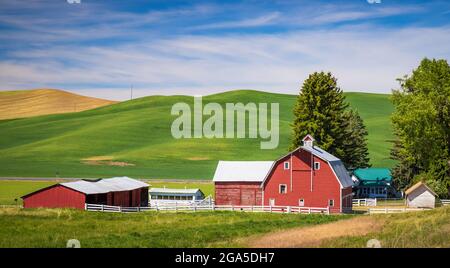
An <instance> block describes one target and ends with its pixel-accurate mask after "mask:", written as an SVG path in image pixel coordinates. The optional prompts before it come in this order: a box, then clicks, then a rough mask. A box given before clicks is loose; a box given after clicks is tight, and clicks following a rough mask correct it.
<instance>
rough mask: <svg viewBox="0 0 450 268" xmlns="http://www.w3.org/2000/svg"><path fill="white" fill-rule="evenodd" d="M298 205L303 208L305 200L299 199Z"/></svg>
mask: <svg viewBox="0 0 450 268" xmlns="http://www.w3.org/2000/svg"><path fill="white" fill-rule="evenodd" d="M298 205H299V206H300V207H303V206H305V199H303V198H302V199H299V200H298Z"/></svg>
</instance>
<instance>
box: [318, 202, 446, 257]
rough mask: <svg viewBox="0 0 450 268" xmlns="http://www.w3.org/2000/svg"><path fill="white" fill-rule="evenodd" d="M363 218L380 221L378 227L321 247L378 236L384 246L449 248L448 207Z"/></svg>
mask: <svg viewBox="0 0 450 268" xmlns="http://www.w3.org/2000/svg"><path fill="white" fill-rule="evenodd" d="M365 217H373V218H374V219H375V220H377V221H379V222H381V223H382V224H383V227H382V228H381V230H379V231H375V232H370V233H369V234H367V235H364V236H348V237H343V238H342V237H341V238H339V239H332V240H329V241H326V242H324V243H323V244H322V245H321V247H366V244H367V241H368V240H369V239H378V240H379V241H380V242H381V246H382V247H386V248H416V247H419V248H423V247H445V248H448V247H450V206H447V207H441V208H437V209H434V210H430V211H423V212H410V213H399V214H388V215H374V216H365Z"/></svg>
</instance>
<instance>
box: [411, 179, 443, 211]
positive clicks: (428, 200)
mask: <svg viewBox="0 0 450 268" xmlns="http://www.w3.org/2000/svg"><path fill="white" fill-rule="evenodd" d="M405 196H406V205H407V206H408V207H414V208H434V207H435V204H436V196H437V195H436V193H435V192H433V190H431V189H430V187H428V186H427V185H426V184H425V183H423V182H421V181H420V182H418V183H416V184H414V185H413V186H411V187H410V188H409V189H408V190H406V191H405Z"/></svg>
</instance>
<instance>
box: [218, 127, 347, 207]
mask: <svg viewBox="0 0 450 268" xmlns="http://www.w3.org/2000/svg"><path fill="white" fill-rule="evenodd" d="M213 181H214V184H215V194H216V200H215V202H216V204H217V205H236V206H238V205H256V206H261V205H263V206H304V207H321V208H324V207H329V208H330V212H334V213H340V212H346V211H350V210H351V209H352V184H353V182H352V179H351V178H350V176H349V174H348V172H347V170H346V169H345V167H344V165H343V164H342V162H341V160H339V159H338V158H336V157H335V156H333V155H331V154H329V153H328V152H326V151H324V150H322V149H321V148H319V147H317V146H314V139H313V137H311V136H310V135H307V136H306V137H305V138H304V139H303V146H300V147H298V148H297V149H295V150H293V151H292V152H290V153H288V154H286V155H284V156H282V157H281V158H279V159H278V160H276V161H219V164H218V166H217V169H216V172H215V174H214V179H213Z"/></svg>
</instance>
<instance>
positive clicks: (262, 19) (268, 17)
mask: <svg viewBox="0 0 450 268" xmlns="http://www.w3.org/2000/svg"><path fill="white" fill-rule="evenodd" d="M280 15H281V13H280V12H271V13H269V14H265V15H262V16H259V17H256V18H252V19H243V20H238V21H226V22H218V23H211V24H205V25H201V26H197V27H193V29H203V30H204V29H226V28H247V27H259V26H266V25H270V24H273V23H275V22H276V19H277V18H279V17H280Z"/></svg>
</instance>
